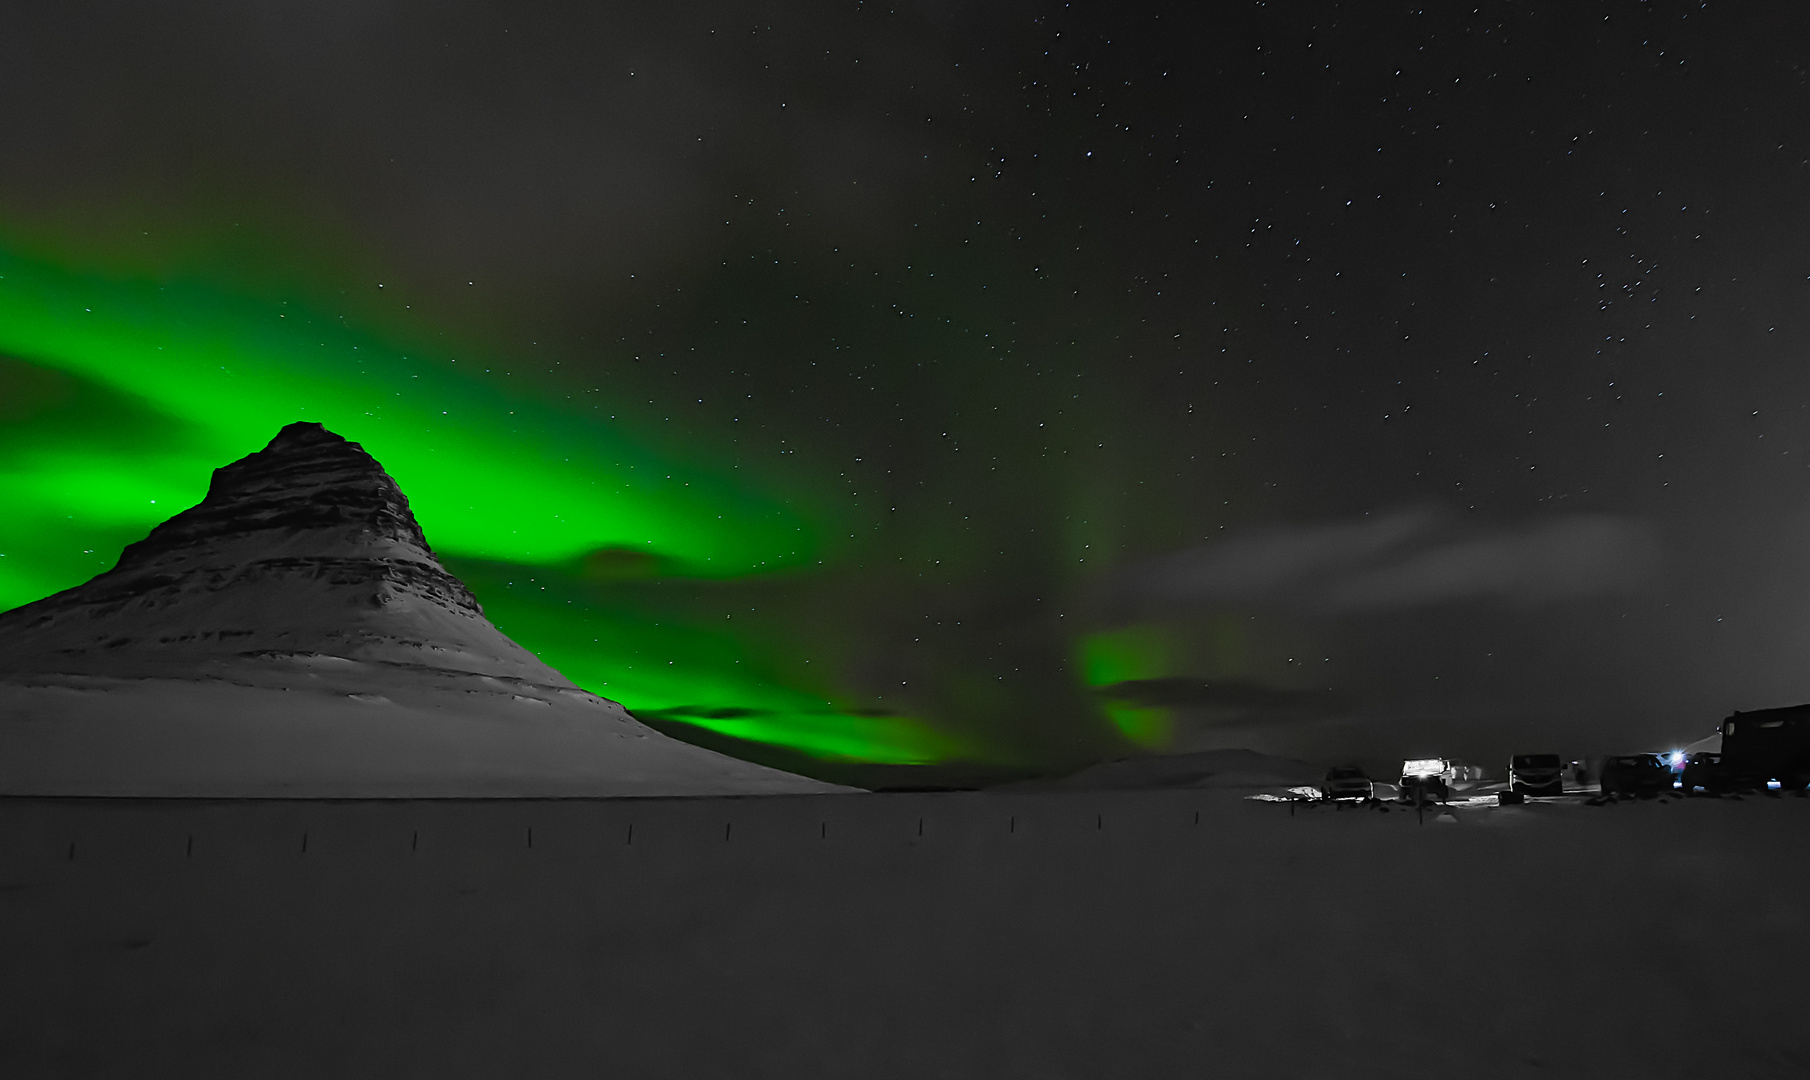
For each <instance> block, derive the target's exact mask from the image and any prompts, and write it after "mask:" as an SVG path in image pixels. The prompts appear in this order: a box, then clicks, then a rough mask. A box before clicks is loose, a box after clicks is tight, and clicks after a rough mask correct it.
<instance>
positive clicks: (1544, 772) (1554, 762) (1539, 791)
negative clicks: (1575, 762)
mask: <svg viewBox="0 0 1810 1080" xmlns="http://www.w3.org/2000/svg"><path fill="white" fill-rule="evenodd" d="M1508 789H1509V790H1510V791H1518V792H1520V793H1521V794H1523V795H1563V794H1564V793H1565V763H1564V762H1563V761H1560V760H1559V755H1557V754H1516V755H1515V756H1514V757H1512V758H1510V759H1509V760H1508Z"/></svg>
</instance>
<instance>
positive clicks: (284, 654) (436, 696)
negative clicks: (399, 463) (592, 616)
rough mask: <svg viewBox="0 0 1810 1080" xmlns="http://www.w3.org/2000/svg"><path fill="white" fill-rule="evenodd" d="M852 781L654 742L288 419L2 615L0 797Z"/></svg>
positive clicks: (752, 787) (699, 790) (679, 791)
mask: <svg viewBox="0 0 1810 1080" xmlns="http://www.w3.org/2000/svg"><path fill="white" fill-rule="evenodd" d="M837 790H849V789H847V788H837V787H834V786H833V785H828V784H823V783H819V782H818V781H814V780H809V779H806V778H804V777H799V776H794V775H792V774H790V773H785V772H780V771H778V770H776V769H769V768H766V767H763V766H760V765H755V764H752V763H749V762H745V761H740V760H737V759H735V758H732V757H728V756H725V755H722V754H718V753H715V752H713V751H710V750H705V749H703V748H701V747H696V746H692V745H690V744H687V743H684V742H680V741H678V740H674V739H670V738H667V737H666V736H663V735H660V734H658V733H656V732H654V731H651V730H649V729H648V728H646V727H644V726H643V725H641V724H640V723H638V722H636V721H635V720H634V719H633V718H632V717H630V716H629V715H628V713H627V712H626V711H625V710H624V709H623V708H622V707H621V706H620V705H618V704H616V703H615V702H613V701H608V700H605V699H604V698H601V697H598V696H597V695H595V694H591V693H589V692H587V691H585V690H582V689H580V688H578V687H576V686H574V685H573V684H572V683H571V681H570V680H568V679H566V678H565V677H564V676H562V675H560V674H559V672H557V671H555V670H553V669H552V668H551V667H549V666H547V665H546V664H545V663H542V662H541V660H540V659H539V658H538V657H536V656H535V655H534V654H533V653H530V652H529V651H528V650H526V649H524V648H522V647H521V646H520V645H517V644H516V643H515V642H513V641H511V640H509V638H507V637H506V636H504V635H503V633H502V632H501V631H499V630H498V629H497V628H496V627H495V626H493V625H491V623H490V621H489V620H488V619H486V618H485V617H484V611H483V608H482V607H481V606H480V605H479V603H478V601H477V599H476V598H475V597H473V596H472V595H471V593H470V591H468V590H467V589H466V588H465V586H464V584H463V583H461V582H460V581H459V580H458V579H457V578H455V577H453V576H452V575H451V574H449V573H447V572H446V570H445V568H444V567H442V566H441V565H440V562H439V560H438V559H436V558H435V557H434V554H433V551H432V549H431V548H429V547H428V543H427V539H426V537H425V536H423V535H422V532H421V527H420V525H418V524H417V523H416V521H415V517H414V514H413V513H412V512H410V510H409V504H408V499H407V497H406V496H404V495H403V493H402V489H401V488H400V487H398V486H397V484H396V482H395V480H393V479H391V478H390V476H389V474H387V473H385V472H384V471H383V467H382V466H381V465H379V464H378V463H377V461H376V460H375V459H373V458H372V457H371V456H370V455H369V454H367V453H365V451H364V449H363V448H362V447H360V446H359V445H358V444H357V443H351V442H347V441H346V440H345V439H342V438H340V437H339V436H338V435H335V434H333V433H332V432H330V431H328V430H326V429H325V428H324V427H322V426H321V425H319V424H307V423H298V424H291V425H289V426H288V427H285V428H284V429H283V430H282V431H281V432H279V433H278V434H277V436H276V438H275V439H273V440H272V441H271V443H270V445H269V446H267V447H265V448H264V449H263V450H261V451H258V452H257V453H255V454H251V455H249V456H247V457H245V458H242V459H240V460H239V461H235V462H233V463H232V464H230V465H228V466H226V467H225V468H222V469H218V470H215V472H214V477H213V482H212V484H211V485H210V487H209V489H208V493H207V497H206V498H205V499H203V500H202V502H201V503H200V504H199V505H197V506H195V507H193V508H191V509H189V510H185V511H183V512H182V513H180V514H177V515H176V516H175V517H173V518H171V519H170V520H168V521H166V522H164V523H163V524H161V525H159V526H157V527H156V528H155V529H153V530H152V531H151V534H150V535H149V536H147V537H146V538H145V539H143V540H141V541H139V542H138V543H136V544H132V545H131V546H129V547H127V548H126V550H125V551H124V552H123V553H122V554H121V556H120V559H119V563H118V565H117V566H115V567H114V568H113V569H112V570H109V571H107V572H106V573H103V574H101V575H99V576H97V577H95V578H94V579H93V580H91V581H89V582H88V583H86V584H84V585H80V586H77V587H76V588H73V589H69V590H67V591H65V592H61V593H58V594H56V595H55V596H50V597H47V598H45V599H43V600H39V601H37V602H36V603H32V604H27V605H25V606H24V607H20V608H15V609H14V610H12V611H8V612H5V613H4V614H0V793H3V794H40V795H208V796H269V795H296V796H333V797H389V796H420V797H434V796H449V797H452V796H480V795H481V796H578V795H584V796H613V795H722V794H765V793H792V792H816V791H837Z"/></svg>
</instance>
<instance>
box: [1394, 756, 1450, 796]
mask: <svg viewBox="0 0 1810 1080" xmlns="http://www.w3.org/2000/svg"><path fill="white" fill-rule="evenodd" d="M1449 768H1450V767H1449V765H1448V764H1447V762H1446V760H1445V759H1444V758H1409V759H1408V760H1406V761H1404V762H1402V763H1401V801H1402V802H1406V803H1421V802H1435V801H1437V802H1444V801H1445V800H1446V799H1447V798H1449V797H1450V796H1451V793H1452V789H1451V786H1450V785H1449V784H1448V783H1447V782H1446V774H1447V772H1448V771H1449Z"/></svg>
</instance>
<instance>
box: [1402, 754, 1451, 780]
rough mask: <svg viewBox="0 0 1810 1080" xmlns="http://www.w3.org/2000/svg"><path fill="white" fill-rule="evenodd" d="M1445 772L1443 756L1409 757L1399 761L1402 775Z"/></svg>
mask: <svg viewBox="0 0 1810 1080" xmlns="http://www.w3.org/2000/svg"><path fill="white" fill-rule="evenodd" d="M1442 772H1445V759H1444V758H1409V759H1408V760H1407V761H1404V762H1402V763H1401V774H1402V775H1403V776H1438V775H1439V774H1440V773H1442Z"/></svg>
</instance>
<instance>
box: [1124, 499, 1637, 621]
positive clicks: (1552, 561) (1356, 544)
mask: <svg viewBox="0 0 1810 1080" xmlns="http://www.w3.org/2000/svg"><path fill="white" fill-rule="evenodd" d="M1661 558H1662V552H1661V548H1660V544H1659V541H1658V539H1657V537H1656V536H1655V535H1654V533H1653V530H1652V528H1651V527H1650V526H1648V525H1647V524H1646V523H1644V522H1642V521H1639V520H1637V519H1634V518H1625V517H1617V516H1613V515H1607V514H1575V515H1568V516H1565V517H1560V518H1554V519H1550V520H1547V521H1545V522H1542V523H1540V524H1537V525H1532V526H1528V527H1525V528H1521V529H1511V530H1501V531H1497V532H1492V533H1487V534H1479V533H1478V532H1476V531H1474V530H1460V529H1457V528H1454V527H1452V526H1451V525H1449V524H1448V523H1447V521H1446V520H1445V519H1444V518H1442V517H1441V515H1439V514H1437V513H1434V512H1432V511H1428V510H1410V511H1403V512H1399V513H1395V514H1388V515H1383V516H1379V517H1376V518H1373V519H1366V520H1361V521H1349V522H1335V523H1330V524H1322V525H1310V526H1302V527H1292V528H1291V527H1270V528H1265V529H1259V530H1254V531H1252V532H1249V533H1246V534H1244V535H1243V536H1239V537H1234V538H1231V539H1228V540H1224V541H1221V542H1219V543H1214V544H1208V545H1203V546H1201V547H1197V548H1193V549H1190V550H1187V551H1182V552H1177V553H1175V554H1172V555H1169V556H1165V557H1162V558H1158V559H1154V560H1150V561H1148V562H1145V563H1143V564H1141V565H1138V566H1134V567H1132V568H1130V569H1129V570H1128V571H1126V572H1125V573H1123V574H1122V575H1120V577H1119V578H1118V579H1116V580H1115V581H1114V582H1113V584H1112V586H1111V591H1112V593H1113V594H1114V597H1115V599H1116V600H1117V601H1118V604H1117V606H1119V607H1122V608H1129V609H1131V613H1137V614H1149V613H1152V612H1153V611H1160V610H1162V609H1175V608H1187V607H1194V606H1201V605H1207V604H1213V603H1224V602H1227V601H1231V602H1240V603H1268V604H1280V605H1284V606H1289V607H1300V608H1320V609H1329V610H1337V611H1355V610H1376V609H1388V608H1407V607H1422V606H1428V605H1434V604H1445V603H1458V602H1466V601H1487V602H1498V603H1506V604H1510V605H1513V606H1526V605H1538V604H1547V603H1554V602H1558V601H1563V600H1567V599H1572V598H1577V597H1584V596H1592V595H1600V594H1605V593H1618V592H1628V591H1631V590H1633V589H1636V588H1638V587H1639V585H1640V583H1641V582H1642V581H1643V580H1645V579H1646V578H1647V577H1648V575H1650V574H1651V573H1652V572H1653V571H1654V570H1655V569H1656V568H1657V567H1658V565H1659V563H1660V562H1661Z"/></svg>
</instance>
